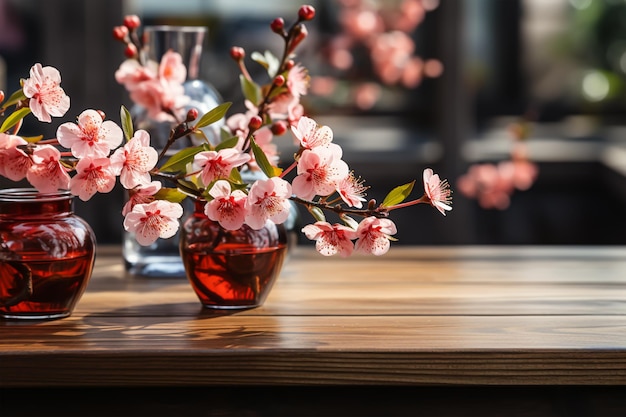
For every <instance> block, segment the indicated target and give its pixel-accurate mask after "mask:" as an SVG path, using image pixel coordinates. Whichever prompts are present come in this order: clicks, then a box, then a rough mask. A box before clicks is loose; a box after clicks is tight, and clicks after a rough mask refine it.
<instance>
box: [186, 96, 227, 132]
mask: <svg viewBox="0 0 626 417" xmlns="http://www.w3.org/2000/svg"><path fill="white" fill-rule="evenodd" d="M231 104H232V103H230V102H226V103H222V104H220V105H219V106H217V107H215V108H213V109H212V110H210V111H208V112H207V113H205V114H204V115H203V116H202V117H201V118H200V120H198V123H196V126H195V128H196V129H201V128H203V127H206V126H208V125H210V124H212V123H215V122H217V121H218V120H221V119H222V118H223V117H224V115H225V114H226V112H227V111H228V109H229V108H230V105H231Z"/></svg>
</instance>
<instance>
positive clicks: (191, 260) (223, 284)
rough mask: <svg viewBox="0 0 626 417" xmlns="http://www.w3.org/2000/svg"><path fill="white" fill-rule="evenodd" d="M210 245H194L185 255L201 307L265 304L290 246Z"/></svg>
mask: <svg viewBox="0 0 626 417" xmlns="http://www.w3.org/2000/svg"><path fill="white" fill-rule="evenodd" d="M211 246H212V245H211V244H210V243H194V244H190V245H189V247H188V249H187V250H186V251H185V252H184V253H183V263H184V264H185V268H186V269H187V276H188V278H189V281H190V282H191V285H192V286H193V287H194V289H195V290H196V293H197V294H198V297H199V298H200V301H201V302H202V304H203V305H204V306H205V307H208V308H212V307H213V308H250V307H255V306H259V305H261V304H263V301H264V298H265V297H266V296H267V294H268V292H269V290H270V289H271V287H272V286H273V285H274V281H275V280H276V277H277V276H278V274H279V272H280V270H281V267H282V264H283V261H284V259H285V255H286V252H287V246H286V245H284V244H280V245H278V246H273V247H269V248H255V247H253V246H251V245H250V244H242V243H222V244H220V245H218V246H217V247H211ZM224 305H229V306H230V307H224Z"/></svg>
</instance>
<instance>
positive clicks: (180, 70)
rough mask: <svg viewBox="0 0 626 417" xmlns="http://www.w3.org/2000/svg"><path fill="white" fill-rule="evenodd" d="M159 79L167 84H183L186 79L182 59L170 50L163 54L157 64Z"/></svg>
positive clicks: (185, 69)
mask: <svg viewBox="0 0 626 417" xmlns="http://www.w3.org/2000/svg"><path fill="white" fill-rule="evenodd" d="M159 77H160V78H161V79H163V80H166V81H167V82H168V83H175V84H183V83H184V82H185V80H186V79H187V67H186V66H185V64H184V63H183V57H182V56H181V55H180V54H179V53H177V52H174V51H172V50H171V49H170V50H168V51H167V52H165V53H164V54H163V57H162V58H161V63H160V64H159Z"/></svg>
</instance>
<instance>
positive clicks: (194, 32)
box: [123, 26, 223, 278]
mask: <svg viewBox="0 0 626 417" xmlns="http://www.w3.org/2000/svg"><path fill="white" fill-rule="evenodd" d="M207 32H208V29H207V28H206V27H201V26H146V27H145V28H144V38H145V40H146V42H147V45H148V49H147V51H148V56H147V58H148V59H150V60H154V61H156V62H160V60H161V57H162V56H163V54H164V53H165V52H167V51H168V50H173V51H175V52H178V53H180V54H181V56H182V58H183V62H184V63H185V64H186V66H187V80H186V82H185V84H184V87H185V94H186V95H187V96H188V97H189V101H188V103H187V105H186V106H185V113H186V111H187V110H189V109H191V108H195V109H197V110H198V113H199V114H200V115H202V114H204V113H206V112H208V111H210V110H212V109H213V108H215V107H216V106H217V105H219V104H221V103H222V99H221V97H220V95H219V93H218V92H217V90H215V88H214V87H213V86H212V85H211V84H210V83H209V82H207V81H204V80H202V79H201V78H200V77H199V68H200V63H201V61H202V54H203V44H204V40H205V37H206V34H207ZM131 115H132V117H133V124H134V127H135V129H144V130H146V131H148V132H149V133H150V141H151V145H152V146H153V147H155V148H157V150H161V149H163V147H164V146H165V144H166V143H167V140H168V139H169V134H170V130H171V129H172V127H173V126H174V125H175V123H174V122H167V121H165V122H164V121H158V120H155V119H152V118H150V117H149V116H148V112H147V111H146V109H144V108H142V107H141V106H138V105H135V106H133V107H132V109H131ZM222 125H223V121H221V122H217V123H214V124H212V125H210V126H207V127H206V128H204V129H203V132H204V134H205V135H206V137H207V138H208V139H209V141H211V142H213V143H214V144H215V143H217V142H218V141H219V129H220V127H221V126H222ZM192 141H193V139H189V138H182V139H180V140H178V141H177V142H176V144H175V145H174V146H172V147H171V148H170V152H171V153H173V152H176V150H178V149H181V148H184V147H188V146H190V145H194V143H193V142H192ZM166 185H167V184H166ZM184 208H185V213H186V214H185V216H183V219H181V224H182V221H184V219H185V218H186V217H187V215H188V213H190V212H191V211H193V204H192V203H190V202H189V203H188V204H187V205H184ZM179 238H180V235H179V234H177V235H176V236H174V237H173V238H171V239H158V240H157V241H156V242H155V243H154V244H152V245H150V246H141V245H139V244H138V243H137V242H136V240H135V238H134V236H133V235H132V233H129V232H126V231H124V232H123V256H124V261H125V265H126V269H127V271H128V272H129V273H130V274H132V275H141V276H147V277H175V276H178V277H181V278H182V277H185V271H184V266H183V263H182V260H181V257H180V252H179V249H178V246H179V245H178V241H179Z"/></svg>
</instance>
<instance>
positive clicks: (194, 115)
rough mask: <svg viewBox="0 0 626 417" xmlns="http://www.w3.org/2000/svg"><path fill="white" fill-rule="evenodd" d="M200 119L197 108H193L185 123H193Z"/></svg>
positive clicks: (188, 113)
mask: <svg viewBox="0 0 626 417" xmlns="http://www.w3.org/2000/svg"><path fill="white" fill-rule="evenodd" d="M197 118H198V109H196V108H191V109H189V111H188V112H187V117H186V118H185V121H186V122H187V123H189V122H193V121H194V120H196V119H197Z"/></svg>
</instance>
